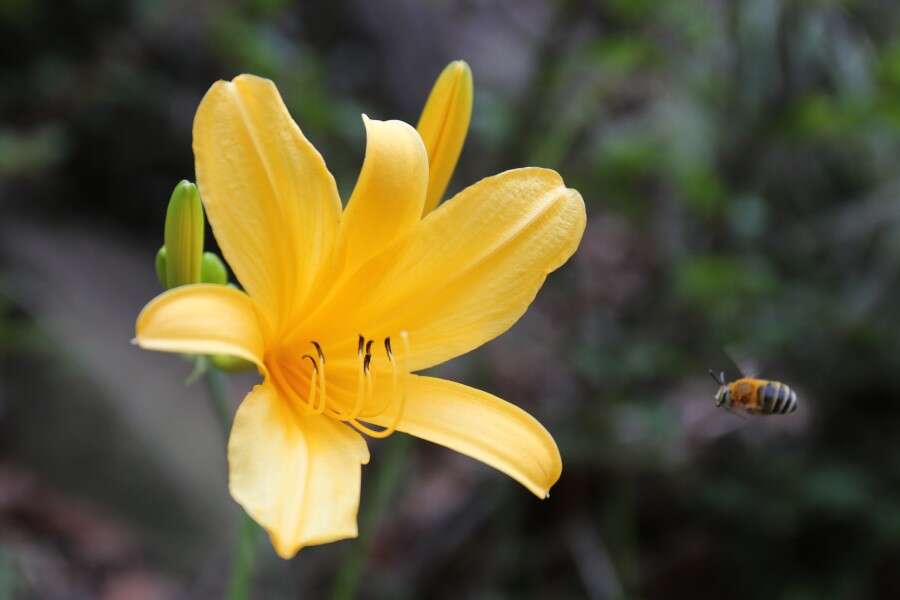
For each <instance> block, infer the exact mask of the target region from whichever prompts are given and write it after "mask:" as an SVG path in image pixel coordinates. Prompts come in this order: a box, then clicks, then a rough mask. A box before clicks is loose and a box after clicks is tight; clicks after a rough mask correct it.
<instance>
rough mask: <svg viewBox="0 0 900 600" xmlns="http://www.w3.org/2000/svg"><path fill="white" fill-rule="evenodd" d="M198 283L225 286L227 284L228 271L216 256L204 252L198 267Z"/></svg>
mask: <svg viewBox="0 0 900 600" xmlns="http://www.w3.org/2000/svg"><path fill="white" fill-rule="evenodd" d="M200 281H202V282H203V283H216V284H219V285H225V284H226V283H228V269H226V268H225V263H223V262H222V259H221V258H219V256H218V255H217V254H214V253H212V252H204V253H203V259H202V262H201V265H200Z"/></svg>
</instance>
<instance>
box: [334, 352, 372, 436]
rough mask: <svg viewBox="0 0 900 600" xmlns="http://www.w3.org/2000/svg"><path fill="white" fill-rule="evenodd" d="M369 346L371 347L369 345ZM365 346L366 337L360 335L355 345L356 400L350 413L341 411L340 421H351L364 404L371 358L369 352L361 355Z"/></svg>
mask: <svg viewBox="0 0 900 600" xmlns="http://www.w3.org/2000/svg"><path fill="white" fill-rule="evenodd" d="M369 347H371V345H370V346H369ZM365 348H366V338H364V337H363V336H362V335H360V336H359V342H358V343H357V346H356V357H357V360H358V363H357V365H358V366H357V370H356V402H354V403H353V409H352V410H351V411H350V414H348V415H344V414H343V413H341V420H342V421H350V422H351V423H352V422H353V420H354V419H356V417H358V416H359V413H360V412H362V408H363V406H364V405H365V400H366V399H365V396H366V390H367V389H368V379H369V362H370V361H371V360H372V356H371V355H370V354H365V355H363V350H364V349H365Z"/></svg>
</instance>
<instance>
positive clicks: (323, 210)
mask: <svg viewBox="0 0 900 600" xmlns="http://www.w3.org/2000/svg"><path fill="white" fill-rule="evenodd" d="M363 121H364V124H365V128H366V133H367V143H366V154H365V160H364V162H363V166H362V171H361V173H360V175H359V179H358V180H357V183H356V187H355V189H354V190H353V193H352V195H351V197H350V200H349V202H348V204H347V207H346V209H343V210H342V206H341V201H340V198H339V196H338V191H337V187H336V185H335V181H334V178H333V177H332V175H331V174H330V173H329V172H328V169H327V168H326V166H325V162H324V161H323V159H322V157H321V155H320V154H319V153H318V152H317V151H316V149H315V148H314V147H313V146H312V144H310V143H309V141H308V140H307V139H306V138H305V137H304V135H303V133H302V132H301V131H300V129H299V128H298V126H297V124H296V123H295V122H294V121H293V120H292V119H291V117H290V115H289V114H288V111H287V109H286V108H285V106H284V103H283V102H282V100H281V97H280V96H279V94H278V90H277V89H276V88H275V85H274V84H273V83H272V82H271V81H268V80H265V79H260V78H258V77H254V76H251V75H241V76H239V77H237V78H235V79H234V80H233V81H231V82H225V81H219V82H217V83H215V84H214V85H213V86H212V87H211V88H210V90H209V91H208V92H207V93H206V95H205V96H204V98H203V100H202V102H201V103H200V107H199V108H198V110H197V115H196V117H195V119H194V156H195V161H196V175H197V183H198V186H199V188H200V195H201V198H202V200H203V203H204V206H205V208H206V213H207V218H208V220H209V222H210V224H211V226H212V229H213V233H214V234H215V236H216V239H217V241H218V242H219V247H220V248H221V249H222V252H223V254H224V257H225V259H226V261H227V262H228V264H229V266H230V267H231V268H232V271H233V273H234V274H235V276H236V277H237V279H238V280H239V281H240V283H241V284H242V286H243V288H244V290H246V291H240V290H237V289H234V288H231V287H228V286H219V285H206V284H196V285H187V286H182V287H178V288H175V289H172V290H169V291H167V292H165V293H163V294H161V295H160V296H158V297H156V298H155V299H154V300H152V301H151V302H150V303H149V304H148V305H147V306H146V307H145V308H144V310H143V311H142V312H141V314H140V315H139V316H138V319H137V324H136V330H137V336H136V341H137V343H138V344H140V346H142V347H143V348H146V349H150V350H161V351H168V352H187V353H197V354H226V355H231V356H237V357H240V358H242V359H245V360H248V361H252V362H253V363H255V364H256V365H257V367H258V369H259V371H260V374H261V376H262V383H260V384H258V385H256V386H255V387H254V388H253V389H252V390H251V391H250V392H249V394H247V396H246V397H245V398H244V400H243V401H242V403H241V405H240V406H239V408H238V410H237V413H236V415H235V417H234V424H233V427H232V431H231V436H230V439H229V442H228V463H229V472H230V475H229V487H230V491H231V494H232V496H233V497H234V499H235V500H236V501H237V502H238V503H239V504H240V505H241V506H242V507H243V508H244V509H245V510H246V511H247V513H248V514H249V515H250V516H251V517H253V518H254V519H255V520H256V521H257V522H258V523H259V524H260V525H262V526H263V527H265V528H266V530H267V531H268V532H269V535H270V538H271V540H272V543H273V545H274V547H275V550H276V551H277V552H278V554H279V555H280V556H282V557H285V558H288V557H291V556H293V555H294V554H295V553H296V552H297V551H298V550H299V549H300V548H302V547H304V546H308V545H313V544H323V543H326V542H330V541H334V540H339V539H343V538H348V537H354V536H356V533H357V525H356V514H357V508H358V505H359V492H360V473H361V465H363V464H366V463H367V462H368V460H369V451H368V448H367V445H366V442H365V439H364V437H363V435H361V434H365V435H369V436H373V437H384V436H386V435H389V434H390V433H392V432H393V431H395V430H396V431H402V432H406V433H408V434H411V435H415V436H418V437H421V438H423V439H426V440H430V441H432V442H435V443H438V444H442V445H444V446H447V447H448V448H451V449H454V450H457V451H459V452H462V453H464V454H467V455H469V456H471V457H473V458H476V459H478V460H480V461H482V462H484V463H486V464H488V465H490V466H492V467H495V468H497V469H499V470H501V471H503V472H504V473H507V474H508V475H510V476H511V477H513V478H514V479H516V480H517V481H519V482H520V483H522V484H523V485H525V486H526V487H527V488H528V489H529V490H531V491H532V492H534V493H535V494H536V495H538V496H539V497H541V498H543V497H546V496H547V493H548V490H549V489H550V487H551V486H552V485H553V484H554V483H555V482H556V480H557V479H558V478H559V475H560V472H561V469H562V464H561V460H560V456H559V450H558V449H557V447H556V444H555V443H554V441H553V438H552V437H551V436H550V434H549V433H548V432H547V431H546V430H545V429H544V428H543V427H542V426H541V425H540V423H538V422H537V421H536V420H535V419H534V418H533V417H531V416H530V415H528V414H527V413H525V412H524V411H522V410H521V409H519V408H517V407H516V406H514V405H512V404H509V403H507V402H505V401H503V400H501V399H500V398H497V397H495V396H492V395H491V394H488V393H485V392H482V391H479V390H476V389H473V388H470V387H466V386H464V385H461V384H458V383H453V382H450V381H444V380H441V379H437V378H434V377H425V376H419V375H414V374H412V373H413V372H415V371H419V370H422V369H426V368H428V367H431V366H434V365H437V364H439V363H442V362H444V361H447V360H449V359H451V358H453V357H456V356H459V355H461V354H463V353H465V352H468V351H470V350H472V349H474V348H476V347H478V346H480V345H481V344H483V343H485V342H487V341H488V340H490V339H492V338H494V337H496V336H497V335H499V334H501V333H502V332H504V331H505V330H506V329H508V328H509V327H510V326H511V325H512V324H513V323H515V322H516V320H517V319H518V318H519V317H520V316H521V315H522V314H523V313H524V312H525V309H526V308H527V307H528V305H529V304H530V303H531V301H532V300H533V299H534V297H535V295H536V294H537V291H538V289H539V288H540V287H541V285H542V283H543V281H544V279H545V278H546V276H547V274H548V273H550V272H551V271H553V270H554V269H556V268H557V267H559V266H560V265H562V264H563V263H564V262H565V261H566V259H568V257H569V256H570V255H571V254H572V253H573V252H574V251H575V249H576V247H577V246H578V243H579V241H580V239H581V235H582V232H583V230H584V226H585V209H584V203H583V201H582V199H581V196H580V195H579V194H578V192H576V191H575V190H571V189H567V188H566V187H565V185H564V184H563V181H562V179H561V178H560V177H559V175H557V174H556V173H555V172H553V171H550V170H546V169H538V168H525V169H517V170H512V171H507V172H505V173H501V174H499V175H496V176H494V177H489V178H487V179H484V180H482V181H480V182H478V183H476V184H475V185H473V186H471V187H469V188H467V189H465V190H463V191H462V192H461V193H459V194H457V195H456V196H455V197H454V198H452V199H451V200H449V201H447V202H445V203H444V204H442V205H441V206H439V207H438V208H437V209H436V210H434V211H431V212H430V213H428V214H427V216H425V217H424V218H423V217H422V214H423V207H424V206H425V202H426V195H427V193H428V188H429V176H428V157H427V151H426V149H425V146H424V144H423V142H422V139H421V138H420V136H419V134H418V133H417V132H416V130H415V129H413V128H412V127H411V126H409V125H407V124H405V123H402V122H400V121H377V120H374V119H368V118H366V117H363Z"/></svg>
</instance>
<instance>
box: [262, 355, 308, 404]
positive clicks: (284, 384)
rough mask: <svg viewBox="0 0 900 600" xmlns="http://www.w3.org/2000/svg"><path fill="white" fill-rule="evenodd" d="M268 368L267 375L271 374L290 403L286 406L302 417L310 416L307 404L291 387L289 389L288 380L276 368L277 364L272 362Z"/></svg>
mask: <svg viewBox="0 0 900 600" xmlns="http://www.w3.org/2000/svg"><path fill="white" fill-rule="evenodd" d="M268 366H269V373H271V375H272V378H273V379H274V380H275V382H276V383H277V384H278V385H279V387H281V388H282V390H283V391H284V392H285V393H286V394H287V395H288V397H289V398H290V400H291V402H289V403H288V405H289V406H291V407H293V408H294V409H295V410H299V411H300V412H301V414H302V415H309V414H312V411H311V410H310V407H309V404H308V403H307V402H306V401H305V400H304V399H303V398H302V397H301V396H300V395H299V394H298V393H297V392H296V391H295V390H294V388H293V387H291V384H290V382H289V381H288V379H287V378H286V377H284V376H283V374H282V373H281V369H280V368H279V367H278V362H277V361H272V362H271V364H270V365H268Z"/></svg>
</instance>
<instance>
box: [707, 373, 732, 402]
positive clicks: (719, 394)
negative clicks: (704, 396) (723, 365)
mask: <svg viewBox="0 0 900 600" xmlns="http://www.w3.org/2000/svg"><path fill="white" fill-rule="evenodd" d="M709 374H710V376H711V377H712V378H713V381H715V382H716V383H718V384H719V389H718V390H717V391H716V395H715V401H716V406H722V405H723V404H725V402H726V401H727V400H728V386H727V385H725V373H724V372H723V371H720V372H719V374H718V375H716V373H715V371H713V370H712V369H710V370H709Z"/></svg>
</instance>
